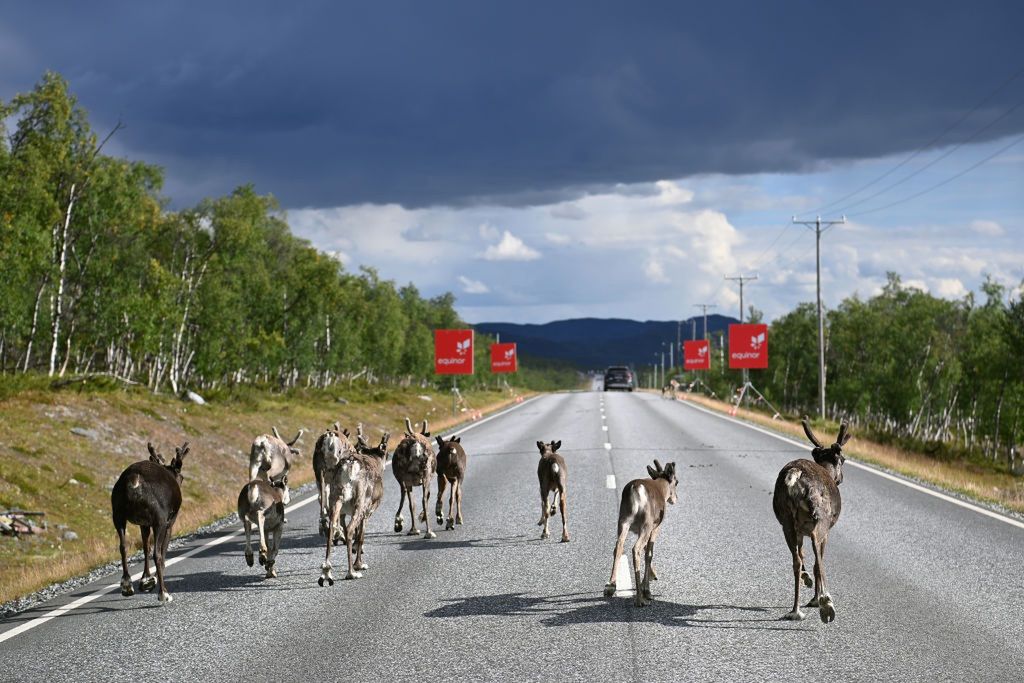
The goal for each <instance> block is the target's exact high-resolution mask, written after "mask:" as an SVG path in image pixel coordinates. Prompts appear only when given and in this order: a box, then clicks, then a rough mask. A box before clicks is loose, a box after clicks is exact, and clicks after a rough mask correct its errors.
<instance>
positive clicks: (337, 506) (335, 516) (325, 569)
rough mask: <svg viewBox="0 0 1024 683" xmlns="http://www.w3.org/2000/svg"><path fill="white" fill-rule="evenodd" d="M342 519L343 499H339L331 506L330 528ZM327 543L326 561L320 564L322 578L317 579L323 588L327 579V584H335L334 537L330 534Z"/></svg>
mask: <svg viewBox="0 0 1024 683" xmlns="http://www.w3.org/2000/svg"><path fill="white" fill-rule="evenodd" d="M340 519H341V501H340V500H337V501H334V505H332V506H331V518H330V520H329V522H330V526H329V527H328V528H329V529H333V528H334V527H335V525H336V524H337V523H338V522H339V520H340ZM326 545H327V555H326V557H325V558H324V563H323V564H322V565H320V578H319V579H317V580H316V582H317V583H318V584H320V587H321V588H323V585H324V582H325V581H326V582H327V585H329V586H333V585H334V574H333V573H332V572H331V569H332V567H331V548H333V547H334V539H333V538H331V537H330V536H328V537H327V543H326Z"/></svg>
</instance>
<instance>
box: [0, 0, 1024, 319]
mask: <svg viewBox="0 0 1024 683" xmlns="http://www.w3.org/2000/svg"><path fill="white" fill-rule="evenodd" d="M0 10H2V11H0V64H2V65H3V67H4V68H3V69H0V99H9V98H10V97H11V96H12V95H13V94H14V93H17V92H21V91H24V90H27V89H29V88H31V87H32V85H33V83H34V82H36V81H37V80H38V79H39V77H40V75H41V74H42V73H43V71H44V70H46V69H53V70H56V71H59V72H60V73H62V74H63V75H64V76H65V77H66V78H68V80H69V81H70V83H71V87H72V89H73V91H74V92H75V93H76V94H77V95H78V96H79V98H80V101H81V102H82V104H83V105H84V106H85V107H86V108H87V109H88V110H89V111H90V115H91V119H92V122H93V124H94V126H95V127H96V128H97V129H98V130H101V131H102V130H106V129H109V128H110V127H112V126H113V125H114V124H115V123H116V122H117V121H121V122H123V123H124V125H125V127H124V129H123V130H121V131H119V132H118V134H117V135H116V136H115V138H114V139H113V140H112V141H111V143H110V146H109V147H108V151H111V152H113V153H115V154H119V155H123V156H126V157H130V158H135V159H143V160H146V161H149V162H152V163H157V164H160V165H162V166H163V167H164V168H165V169H166V175H167V182H166V186H165V192H166V194H167V196H168V197H169V200H170V204H171V206H174V207H182V206H188V205H191V204H193V203H195V202H197V201H198V200H199V199H201V198H202V197H204V196H215V195H219V194H224V193H226V192H229V191H230V190H231V189H232V188H233V187H235V186H237V185H239V184H243V183H249V182H252V183H254V184H255V186H256V189H257V191H259V192H265V193H272V194H274V195H275V196H276V197H278V198H279V200H280V201H281V204H282V206H283V207H284V208H285V210H286V211H287V213H288V216H289V219H290V222H291V224H292V226H293V229H294V230H295V231H296V232H297V233H298V234H300V235H302V236H304V237H307V238H308V239H310V240H311V241H312V242H313V243H314V244H315V245H316V246H318V247H320V248H322V249H324V250H327V251H331V252H334V253H336V254H337V255H338V257H339V258H340V259H341V260H342V261H343V262H344V263H345V264H346V266H347V267H350V268H356V267H358V266H359V265H370V266H374V267H376V268H377V269H378V270H379V271H380V272H381V274H382V275H384V276H385V277H389V278H394V279H396V280H398V281H399V282H406V281H410V280H411V281H413V282H414V283H416V284H417V285H418V286H419V287H420V289H421V291H422V292H423V293H425V294H428V295H432V294H437V293H440V292H443V291H448V290H450V291H453V292H455V293H456V294H457V296H458V307H459V309H460V311H461V312H462V314H463V315H464V317H465V318H466V319H467V320H469V321H471V322H481V321H516V322H544V321H547V320H552V319H558V318H564V317H572V316H581V315H590V316H602V317H604V316H616V317H632V318H641V319H646V318H655V319H673V318H686V317H689V316H690V315H691V314H692V313H693V312H694V309H693V308H692V304H694V303H703V302H708V303H716V304H718V305H719V306H720V308H719V310H720V311H725V312H729V311H734V310H735V309H736V306H737V296H736V292H735V287H734V286H727V285H726V283H725V281H724V280H723V279H722V278H723V277H724V276H726V275H734V274H736V273H739V272H743V273H749V272H756V273H758V276H759V279H758V281H757V282H755V283H753V284H751V286H750V287H749V289H748V290H747V292H746V293H745V299H746V300H747V301H748V302H750V303H752V304H754V305H755V306H757V307H758V308H760V309H762V310H763V311H765V313H766V314H767V316H768V317H769V318H773V317H775V316H777V315H781V314H783V313H785V312H786V311H788V310H790V309H792V307H793V306H795V305H796V304H797V303H799V302H801V301H808V300H811V299H812V298H813V289H814V281H813V256H814V250H813V247H814V245H813V236H812V235H811V234H810V233H809V232H808V231H806V230H803V229H800V228H797V227H792V226H790V227H788V228H787V227H786V224H787V223H788V221H790V219H791V217H792V216H793V215H794V214H798V215H800V216H801V217H813V214H814V211H815V210H816V209H817V208H819V207H822V206H824V208H825V211H824V212H823V213H824V214H825V215H826V217H833V216H835V215H839V214H842V213H845V214H846V215H847V216H848V218H849V222H848V223H847V224H846V225H845V226H839V227H836V228H834V229H832V230H831V231H830V232H829V233H827V235H826V236H825V250H824V253H823V272H824V275H823V279H824V288H825V300H826V303H827V304H828V305H835V304H837V303H838V302H839V301H840V300H841V299H842V298H843V297H845V296H849V295H851V294H853V293H855V292H856V293H859V294H861V295H862V296H870V295H871V294H873V293H874V292H875V291H877V288H878V287H879V285H880V284H881V283H882V282H884V279H885V273H886V271H890V270H892V271H896V272H898V273H900V274H901V275H902V277H903V278H904V280H905V281H907V282H910V283H913V284H915V285H917V286H920V287H922V288H925V289H927V290H929V291H931V292H933V293H935V294H937V295H940V296H948V297H959V296H963V295H964V294H965V293H966V292H968V291H972V290H977V288H978V285H979V283H980V282H982V281H983V279H984V277H985V276H986V275H989V276H991V277H994V278H995V279H997V280H998V281H1000V282H1002V283H1004V284H1006V285H1008V286H1014V285H1016V284H1019V283H1020V281H1021V280H1022V279H1024V270H1022V263H1024V258H1022V256H1024V225H1022V216H1024V199H1022V193H1021V188H1022V187H1024V143H1022V144H1020V145H1017V146H1014V147H1009V148H1007V146H1008V145H1010V144H1011V143H1013V142H1014V141H1016V140H1018V139H1019V136H1021V135H1024V106H1022V103H1024V73H1022V72H1021V69H1022V68H1024V41H1021V40H1020V35H1019V27H1020V26H1022V25H1024V5H1022V4H1021V3H1019V2H972V3H953V2H909V1H908V2H901V3H891V2H885V3H882V2H862V3H847V4H844V5H842V6H840V5H838V4H836V3H821V2H790V3H764V2H760V1H755V0H748V1H745V2H739V1H735V2H733V1H726V2H718V3H707V2H699V3H698V2H651V3H643V4H638V3H613V2H601V1H596V0H595V1H593V2H590V1H587V2H584V1H574V2H568V1H567V2H559V3H531V2H526V3H521V2H520V3H502V4H498V3H479V2H469V1H468V0H466V1H461V0H460V1H452V2H445V3H425V2H419V1H408V2H380V3H372V4H370V3H348V2H297V3H291V4H289V5H287V6H283V5H280V4H279V3H274V2H269V1H253V2H246V3H195V2H193V3H162V4H153V3H135V2H103V3H77V2H49V3H23V2H0ZM1004 148H1007V149H1004ZM993 155H994V156H993ZM989 156H992V157H993V158H992V159H991V160H989V161H987V162H986V163H981V162H983V161H984V160H985V159H986V157H989ZM908 158H909V161H908ZM900 164H903V165H902V166H900ZM975 164H980V165H978V166H977V168H974V169H973V170H971V171H970V172H968V173H966V174H964V175H962V176H960V177H955V176H958V174H961V173H963V172H964V171H966V170H967V169H969V168H970V167H971V166H973V165H975ZM894 169H895V170H894ZM887 173H888V174H889V175H886V176H885V177H883V178H881V179H879V178H880V177H881V176H883V174H887ZM910 174H914V175H913V176H911V177H908V176H910ZM876 180H877V182H875V183H874V184H873V185H870V186H869V187H868V188H867V189H866V190H864V191H863V192H861V193H859V194H856V195H854V196H853V197H850V198H849V199H843V198H844V197H845V196H846V195H848V194H850V193H851V192H853V191H854V190H857V189H858V188H861V187H862V186H864V185H867V184H869V183H871V182H872V181H876ZM940 183H944V184H943V185H941V187H937V188H935V189H930V188H932V187H934V186H936V185H939V184H940ZM882 190H885V191H883V192H880V193H879V194H878V196H877V197H874V198H872V197H870V195H872V194H874V193H876V192H879V191H882ZM918 193H921V194H920V196H919V197H916V198H914V197H913V195H915V194H918ZM836 200H842V201H836ZM904 200H906V201H904ZM890 204H892V206H888V205H890Z"/></svg>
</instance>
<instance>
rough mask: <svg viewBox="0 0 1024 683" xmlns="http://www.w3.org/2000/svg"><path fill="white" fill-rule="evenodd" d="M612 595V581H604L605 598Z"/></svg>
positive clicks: (613, 585)
mask: <svg viewBox="0 0 1024 683" xmlns="http://www.w3.org/2000/svg"><path fill="white" fill-rule="evenodd" d="M613 595H615V584H614V583H606V584H605V585H604V596H605V597H606V598H610V597H612V596H613Z"/></svg>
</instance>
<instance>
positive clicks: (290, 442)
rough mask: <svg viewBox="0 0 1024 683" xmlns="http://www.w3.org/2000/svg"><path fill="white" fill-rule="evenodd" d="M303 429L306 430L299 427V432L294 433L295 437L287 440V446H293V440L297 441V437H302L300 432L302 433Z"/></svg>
mask: <svg viewBox="0 0 1024 683" xmlns="http://www.w3.org/2000/svg"><path fill="white" fill-rule="evenodd" d="M305 431H306V430H305V429H299V433H298V434H296V435H295V438H294V439H292V440H291V441H289V442H288V445H289V446H294V445H295V442H296V441H298V440H299V439H301V438H302V434H303V433H304V432H305Z"/></svg>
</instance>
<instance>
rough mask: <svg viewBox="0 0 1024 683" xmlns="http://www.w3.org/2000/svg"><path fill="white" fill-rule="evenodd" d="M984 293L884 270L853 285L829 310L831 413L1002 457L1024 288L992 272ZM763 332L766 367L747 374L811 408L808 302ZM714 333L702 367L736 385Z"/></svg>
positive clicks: (777, 395) (1021, 364)
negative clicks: (946, 288)
mask: <svg viewBox="0 0 1024 683" xmlns="http://www.w3.org/2000/svg"><path fill="white" fill-rule="evenodd" d="M982 294H983V298H984V300H983V301H978V300H977V297H975V295H974V294H968V295H967V296H965V297H963V298H962V299H959V300H948V299H941V298H938V297H935V296H932V295H931V294H928V293H927V292H924V291H922V290H920V289H917V288H915V287H908V286H906V285H904V284H903V283H902V281H901V280H900V278H899V276H898V275H897V274H895V273H890V274H889V275H888V281H887V283H886V285H885V286H884V287H883V288H882V291H881V292H880V293H879V294H878V295H876V296H873V297H871V298H869V299H862V298H860V297H859V296H852V297H849V298H847V299H845V300H844V301H843V302H842V303H840V304H839V306H838V307H837V308H835V309H833V310H829V311H827V313H826V315H825V365H826V390H827V406H826V412H827V413H828V417H830V418H832V419H835V420H840V419H845V420H848V421H849V422H851V423H852V425H854V426H855V427H856V428H858V429H859V430H860V431H861V433H864V432H865V431H867V432H869V433H871V434H873V435H874V436H876V437H881V438H883V439H886V438H889V439H894V440H898V441H902V442H905V443H908V444H912V445H915V446H922V445H923V446H924V447H925V449H926V450H929V451H932V452H936V451H940V452H942V451H944V452H949V453H974V454H983V455H985V456H987V457H989V458H999V459H1003V458H1007V457H1008V456H1009V453H1010V452H1009V449H1010V448H1011V447H1014V446H1016V447H1017V449H1018V451H1019V448H1020V447H1019V444H1020V442H1021V439H1022V437H1024V296H1022V294H1024V290H1022V289H1021V288H1018V289H1016V290H1013V291H1010V290H1008V289H1007V288H1005V287H1003V286H1001V285H999V284H998V283H996V282H994V281H992V280H991V279H988V280H987V281H986V282H985V283H984V284H983V286H982ZM752 313H753V314H754V316H755V318H756V317H757V316H758V312H757V311H756V310H753V309H752ZM755 322H757V320H755ZM768 340H769V366H768V369H767V370H752V371H750V378H751V382H752V383H753V385H754V386H755V387H756V388H757V389H758V390H759V391H760V392H761V393H762V394H763V395H764V397H765V399H767V401H768V402H769V403H771V404H772V406H774V407H775V408H777V409H779V410H781V411H783V412H787V413H791V414H795V415H799V414H810V415H815V414H817V411H818V319H817V310H816V307H815V305H814V304H813V303H803V304H800V305H798V306H797V307H796V308H795V309H794V310H792V311H790V312H789V313H787V314H786V315H783V316H781V317H779V318H777V319H776V320H774V321H773V322H772V323H771V325H770V326H769V333H768ZM712 341H713V344H714V347H715V350H714V352H713V354H712V359H713V365H712V370H711V371H710V372H707V373H703V374H701V375H700V376H701V377H702V379H704V380H705V381H706V382H707V384H708V385H709V386H710V388H711V390H713V391H714V392H716V393H717V394H718V395H719V396H720V397H723V398H728V397H730V396H733V395H734V393H735V392H736V391H737V390H738V388H739V387H740V385H741V379H740V373H739V371H730V370H726V369H724V367H723V362H724V359H725V358H726V357H727V356H726V354H725V353H724V352H722V350H721V349H722V344H723V341H722V340H721V339H714V340H712ZM1017 457H1018V458H1019V457H1020V456H1019V454H1018V456H1017Z"/></svg>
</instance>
